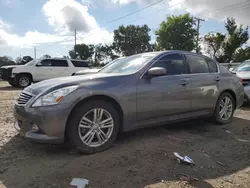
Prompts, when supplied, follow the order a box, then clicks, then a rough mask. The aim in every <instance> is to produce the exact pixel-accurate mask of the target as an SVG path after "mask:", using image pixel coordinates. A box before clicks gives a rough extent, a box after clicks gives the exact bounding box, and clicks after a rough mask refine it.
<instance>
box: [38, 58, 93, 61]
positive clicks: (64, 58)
mask: <svg viewBox="0 0 250 188" xmlns="http://www.w3.org/2000/svg"><path fill="white" fill-rule="evenodd" d="M41 59H53V60H70V61H86V62H89V61H88V60H82V59H70V58H60V57H51V58H41Z"/></svg>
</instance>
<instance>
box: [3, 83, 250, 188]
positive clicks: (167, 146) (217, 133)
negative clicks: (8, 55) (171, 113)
mask: <svg viewBox="0 0 250 188" xmlns="http://www.w3.org/2000/svg"><path fill="white" fill-rule="evenodd" d="M19 92H20V91H16V90H12V89H11V88H10V87H9V88H8V87H2V88H0V107H1V111H0V188H5V187H8V188H12V187H13V188H17V187H24V188H29V187H30V188H37V187H42V188H48V187H58V188H64V187H65V188H68V187H70V182H71V180H72V178H74V177H77V178H87V179H88V180H89V181H90V182H89V186H88V187H91V188H116V187H117V188H137V187H138V188H142V187H147V188H183V187H187V188H193V187H199V188H212V187H216V188H217V187H218V188H221V187H223V188H235V187H244V188H249V187H250V147H249V146H250V137H249V135H250V124H249V122H250V121H249V120H250V106H244V107H242V108H241V109H240V110H237V112H236V114H235V118H234V121H233V123H232V124H229V125H225V126H218V125H214V124H211V123H208V122H205V121H202V120H196V121H189V122H184V123H179V124H171V125H166V126H161V127H154V128H147V129H141V130H137V131H133V132H129V133H123V134H120V136H119V138H118V140H117V141H116V142H115V144H114V146H113V147H112V148H111V149H109V150H107V151H104V152H101V153H98V154H94V155H81V154H79V153H78V152H77V151H75V150H74V149H71V148H70V147H69V146H68V145H67V144H64V145H40V144H35V143H31V142H29V141H27V140H25V139H23V138H22V137H20V136H19V135H18V134H17V132H16V131H15V130H14V128H13V126H12V125H13V122H14V119H13V117H12V108H13V103H14V98H15V96H16V95H17V94H18V93H19ZM175 151H176V152H179V153H180V154H185V155H188V156H190V157H191V158H192V159H193V160H194V162H195V163H196V165H195V166H193V167H192V166H188V165H184V164H179V163H177V162H176V160H175V157H174V155H173V152H175Z"/></svg>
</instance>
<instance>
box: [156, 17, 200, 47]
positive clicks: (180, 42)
mask: <svg viewBox="0 0 250 188" xmlns="http://www.w3.org/2000/svg"><path fill="white" fill-rule="evenodd" d="M194 26H195V21H194V19H193V18H192V17H191V16H190V15H189V14H184V15H179V16H169V17H167V20H166V21H163V22H162V23H161V24H160V28H159V29H158V30H156V32H155V34H156V36H157V38H156V41H157V47H158V48H159V49H160V50H186V51H192V50H194V49H195V40H196V39H195V36H196V34H197V32H196V29H194Z"/></svg>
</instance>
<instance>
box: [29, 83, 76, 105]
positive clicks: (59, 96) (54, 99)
mask: <svg viewBox="0 0 250 188" xmlns="http://www.w3.org/2000/svg"><path fill="white" fill-rule="evenodd" d="M77 87H78V86H77V85H76V86H69V87H64V88H60V89H57V90H54V91H52V92H50V93H48V94H46V95H44V96H41V97H39V98H38V99H37V100H36V101H35V102H34V104H33V105H32V107H37V106H48V105H54V104H57V103H59V102H60V101H61V100H63V99H64V97H65V96H66V95H68V94H69V93H71V92H72V91H74V90H75V89H76V88H77Z"/></svg>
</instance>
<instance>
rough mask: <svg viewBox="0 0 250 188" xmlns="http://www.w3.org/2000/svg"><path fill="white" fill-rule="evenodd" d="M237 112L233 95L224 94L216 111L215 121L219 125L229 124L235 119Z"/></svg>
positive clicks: (218, 102)
mask: <svg viewBox="0 0 250 188" xmlns="http://www.w3.org/2000/svg"><path fill="white" fill-rule="evenodd" d="M234 111H235V100H234V98H233V97H232V95H231V94H230V93H228V92H225V93H222V94H221V96H220V97H219V99H218V101H217V104H216V107H215V111H214V115H213V116H214V119H215V121H216V123H218V124H222V125H223V124H228V123H230V122H231V121H232V119H233V114H234Z"/></svg>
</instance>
